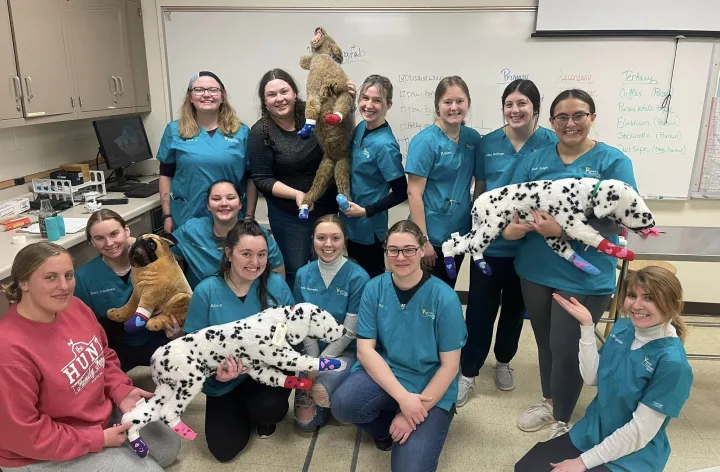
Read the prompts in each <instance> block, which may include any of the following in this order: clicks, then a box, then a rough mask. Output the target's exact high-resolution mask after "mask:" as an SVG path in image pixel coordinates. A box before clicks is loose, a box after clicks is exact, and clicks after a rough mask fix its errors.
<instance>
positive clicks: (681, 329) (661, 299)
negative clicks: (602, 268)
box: [620, 266, 688, 343]
mask: <svg viewBox="0 0 720 472" xmlns="http://www.w3.org/2000/svg"><path fill="white" fill-rule="evenodd" d="M638 288H642V289H643V291H644V292H646V293H647V294H648V295H650V297H651V298H652V301H653V303H654V304H655V306H656V307H657V308H658V310H659V311H660V313H661V314H662V318H663V321H664V322H666V323H667V322H670V324H672V325H673V326H674V327H675V331H676V332H677V335H678V337H679V338H680V341H682V342H683V343H685V337H686V336H687V331H688V330H687V325H686V324H685V321H683V319H682V316H681V313H682V309H683V289H682V285H681V284H680V281H679V280H678V278H677V277H676V276H675V274H673V273H672V272H670V271H669V270H667V269H665V268H664V267H659V266H647V267H644V268H642V269H640V270H638V271H631V272H628V275H627V278H626V279H625V282H624V284H623V287H622V291H621V297H620V300H623V303H624V301H625V297H627V295H628V293H630V292H633V291H634V290H635V289H638ZM625 314H627V313H625Z"/></svg>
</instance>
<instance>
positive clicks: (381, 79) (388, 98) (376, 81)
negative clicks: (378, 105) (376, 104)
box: [358, 74, 393, 111]
mask: <svg viewBox="0 0 720 472" xmlns="http://www.w3.org/2000/svg"><path fill="white" fill-rule="evenodd" d="M370 87H375V88H376V89H377V90H378V93H379V94H380V97H381V98H382V101H383V109H384V111H387V108H388V106H390V105H392V102H393V85H392V82H390V79H388V78H387V77H385V76H382V75H376V74H373V75H371V76H369V77H368V78H367V79H365V82H363V84H362V85H361V86H360V93H358V101H359V100H360V99H361V98H362V96H363V95H364V94H365V92H367V89H369V88H370Z"/></svg>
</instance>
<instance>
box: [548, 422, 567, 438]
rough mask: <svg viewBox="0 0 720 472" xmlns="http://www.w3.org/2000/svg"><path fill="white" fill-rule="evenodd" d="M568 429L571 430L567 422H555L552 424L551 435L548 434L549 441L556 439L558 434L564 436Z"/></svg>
mask: <svg viewBox="0 0 720 472" xmlns="http://www.w3.org/2000/svg"><path fill="white" fill-rule="evenodd" d="M568 431H570V425H568V424H567V423H563V422H562V421H558V422H557V423H553V424H552V426H550V435H549V436H548V441H550V440H551V439H555V438H557V437H558V436H562V435H563V434H565V433H567V432H568Z"/></svg>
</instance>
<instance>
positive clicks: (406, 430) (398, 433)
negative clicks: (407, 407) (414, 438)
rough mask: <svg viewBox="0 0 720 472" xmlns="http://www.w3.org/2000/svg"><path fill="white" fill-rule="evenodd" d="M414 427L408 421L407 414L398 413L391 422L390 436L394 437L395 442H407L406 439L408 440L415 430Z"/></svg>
mask: <svg viewBox="0 0 720 472" xmlns="http://www.w3.org/2000/svg"><path fill="white" fill-rule="evenodd" d="M413 429H415V428H413V427H412V426H411V425H410V423H408V420H407V418H405V415H403V414H402V413H398V414H397V415H395V419H393V421H392V423H390V437H392V440H393V441H395V442H399V443H400V444H405V441H407V439H408V438H409V437H410V433H412V432H413Z"/></svg>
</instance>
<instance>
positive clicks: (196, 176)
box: [157, 120, 250, 228]
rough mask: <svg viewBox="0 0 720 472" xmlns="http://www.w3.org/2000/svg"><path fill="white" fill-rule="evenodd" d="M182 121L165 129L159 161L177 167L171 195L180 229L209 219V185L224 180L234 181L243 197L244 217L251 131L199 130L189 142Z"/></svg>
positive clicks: (176, 225)
mask: <svg viewBox="0 0 720 472" xmlns="http://www.w3.org/2000/svg"><path fill="white" fill-rule="evenodd" d="M178 127H179V122H178V121H177V120H176V121H172V122H170V123H168V125H167V126H166V127H165V132H164V133H163V137H162V140H161V141H160V148H159V149H158V152H157V158H158V160H159V161H160V162H162V163H163V164H175V175H174V176H173V178H172V185H171V187H170V192H171V194H172V196H171V199H170V213H171V214H172V219H173V223H174V224H175V227H176V228H178V227H180V226H182V225H184V224H185V222H186V221H187V220H189V219H190V218H193V217H197V216H208V214H209V212H208V210H207V205H206V203H207V191H208V189H209V188H210V185H211V184H212V183H214V182H216V181H218V180H221V179H224V180H229V181H231V182H234V183H235V184H236V185H237V186H238V192H239V193H240V196H241V198H242V202H243V207H242V208H243V209H241V210H240V211H241V213H242V215H240V218H243V217H244V216H245V215H244V209H245V207H246V204H247V199H246V198H245V187H246V181H245V175H246V173H247V172H249V169H250V161H249V159H248V156H247V139H248V133H249V132H250V128H248V127H247V126H246V125H240V129H238V131H237V133H235V134H234V135H232V136H225V135H224V134H222V133H221V132H220V130H217V131H216V132H215V134H213V135H212V136H210V134H209V133H208V132H207V131H206V130H205V129H204V128H202V127H201V128H200V133H199V134H198V135H197V136H195V137H193V138H190V139H183V138H181V137H180V134H179V128H178Z"/></svg>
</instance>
